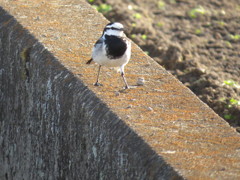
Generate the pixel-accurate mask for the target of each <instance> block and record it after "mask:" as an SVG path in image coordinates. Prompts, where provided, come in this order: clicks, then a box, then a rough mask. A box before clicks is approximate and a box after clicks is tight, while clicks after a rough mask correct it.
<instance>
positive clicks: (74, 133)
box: [0, 0, 240, 180]
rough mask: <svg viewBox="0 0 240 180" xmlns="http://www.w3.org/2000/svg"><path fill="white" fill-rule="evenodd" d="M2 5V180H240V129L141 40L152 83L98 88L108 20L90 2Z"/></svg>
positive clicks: (134, 69)
mask: <svg viewBox="0 0 240 180" xmlns="http://www.w3.org/2000/svg"><path fill="white" fill-rule="evenodd" d="M0 3H1V4H0V6H2V7H3V8H4V9H5V10H4V9H3V8H0V100H1V102H0V179H6V180H8V179H17V180H18V179H25V180H26V179H64V180H65V179H91V180H92V179H124V180H125V179H131V180H132V179H154V180H155V179H183V178H186V179H201V178H202V179H238V178H239V177H240V173H239V169H240V150H239V147H240V136H239V134H237V133H236V132H235V131H234V130H233V129H231V128H230V127H229V126H228V124H227V123H226V122H224V121H223V120H222V119H221V118H220V117H218V116H217V115H216V114H215V113H214V112H213V111H212V110H211V109H209V108H208V107H207V106H206V105H205V104H203V103H202V102H201V101H200V100H199V99H198V98H197V97H196V96H194V95H193V94H192V93H191V92H190V91H189V90H188V89H187V88H186V87H184V86H183V85H182V84H181V83H180V82H179V81H177V80H176V79H175V78H174V77H173V76H171V75H170V74H169V73H167V72H166V71H165V70H164V69H162V68H161V67H160V66H159V65H157V64H156V63H155V62H154V61H153V60H152V59H150V58H149V57H147V56H146V55H144V53H143V52H142V51H141V50H140V49H139V48H138V47H137V46H136V45H133V56H132V59H131V62H130V63H129V65H128V66H127V68H126V77H127V78H128V81H129V83H130V85H133V84H134V83H135V82H136V80H137V78H138V77H144V78H145V79H146V84H145V85H144V86H141V87H137V88H134V89H130V90H128V91H122V90H121V86H123V84H121V83H122V81H121V79H120V78H119V77H118V76H119V75H117V74H116V72H114V71H111V70H108V69H104V70H103V72H102V74H101V80H102V81H103V80H104V79H105V81H103V82H104V86H103V87H94V86H93V85H92V84H93V83H94V80H95V78H96V69H97V66H95V65H91V66H86V64H85V63H86V60H87V59H88V58H89V57H90V52H91V47H92V45H93V43H94V42H95V40H96V39H97V38H98V37H99V35H100V34H101V30H102V27H103V26H104V25H105V24H106V22H107V21H106V20H105V19H104V18H103V17H102V16H101V15H100V14H98V13H97V12H96V11H95V10H93V9H92V8H91V7H90V6H89V5H88V4H87V3H86V2H85V1H83V0H66V1H60V0H59V1H58V0H56V1H54V2H53V1H47V0H46V1H41V2H40V1H38V0H33V1H25V0H22V1H7V0H1V1H0ZM10 14H11V15H10ZM12 15H13V16H14V17H13V16H12ZM129 104H130V105H131V106H129ZM149 107H150V108H149Z"/></svg>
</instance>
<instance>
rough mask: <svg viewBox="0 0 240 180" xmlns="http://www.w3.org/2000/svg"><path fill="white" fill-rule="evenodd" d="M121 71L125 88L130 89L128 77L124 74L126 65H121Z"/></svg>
mask: <svg viewBox="0 0 240 180" xmlns="http://www.w3.org/2000/svg"><path fill="white" fill-rule="evenodd" d="M120 71H121V76H122V78H123V81H124V83H125V89H129V86H128V83H127V81H126V78H125V76H124V65H123V66H121V67H120Z"/></svg>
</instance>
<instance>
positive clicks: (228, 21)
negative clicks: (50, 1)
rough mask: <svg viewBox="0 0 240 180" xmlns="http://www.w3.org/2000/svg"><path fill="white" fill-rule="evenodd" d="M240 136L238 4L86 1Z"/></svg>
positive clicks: (227, 0)
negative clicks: (116, 22) (123, 28)
mask: <svg viewBox="0 0 240 180" xmlns="http://www.w3.org/2000/svg"><path fill="white" fill-rule="evenodd" d="M88 2H90V3H91V4H92V5H93V6H95V7H96V8H97V9H98V11H100V12H102V13H103V14H104V16H105V17H106V18H107V19H109V21H112V22H114V21H118V22H121V23H122V24H124V26H125V27H126V34H127V36H128V37H129V38H131V39H132V40H133V41H134V42H135V43H136V44H138V45H139V46H140V47H141V48H142V49H143V50H144V51H145V52H146V53H147V54H148V55H149V56H151V57H152V58H153V59H154V60H155V61H157V62H158V63H159V64H161V65H162V66H163V67H165V68H166V70H168V71H169V72H171V73H172V74H173V75H174V76H176V77H177V78H178V79H179V80H180V81H181V82H182V83H183V84H184V85H186V86H187V87H188V88H189V89H191V90H192V92H194V93H195V94H196V95H197V96H198V97H199V98H200V99H201V100H202V101H203V102H205V103H206V104H207V105H208V106H209V107H211V108H212V109H213V110H214V111H215V112H216V113H217V114H218V115H219V116H221V117H222V118H224V119H225V120H226V121H227V122H228V123H229V124H230V125H231V126H232V127H234V128H236V130H237V131H238V132H240V78H239V77H240V1H239V0H203V1H194V0H164V1H163V0H160V1H159V0H141V1H136V0H95V1H93V0H88Z"/></svg>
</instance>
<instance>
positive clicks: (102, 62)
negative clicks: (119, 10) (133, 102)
mask: <svg viewBox="0 0 240 180" xmlns="http://www.w3.org/2000/svg"><path fill="white" fill-rule="evenodd" d="M130 57H131V41H130V40H129V39H128V38H127V37H126V35H125V33H124V26H123V25H122V24H121V23H119V22H111V23H108V24H107V25H106V26H105V28H104V29H103V32H102V36H101V37H100V38H99V39H98V40H97V41H96V43H95V44H94V47H93V49H92V57H91V59H90V60H88V61H87V63H86V64H90V63H91V62H92V61H93V62H96V63H97V64H98V65H99V67H98V74H97V80H96V82H95V84H94V86H102V84H100V83H99V74H100V70H101V67H102V66H106V67H119V70H120V73H121V76H122V78H123V82H124V84H125V89H129V86H128V83H127V80H126V78H125V72H124V67H125V65H126V64H127V63H128V62H129V60H130Z"/></svg>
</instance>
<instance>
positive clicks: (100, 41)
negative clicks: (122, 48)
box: [94, 38, 104, 47]
mask: <svg viewBox="0 0 240 180" xmlns="http://www.w3.org/2000/svg"><path fill="white" fill-rule="evenodd" d="M103 41H104V40H103V38H99V39H98V40H97V42H96V43H95V44H94V47H96V46H97V45H99V44H101V43H103Z"/></svg>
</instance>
